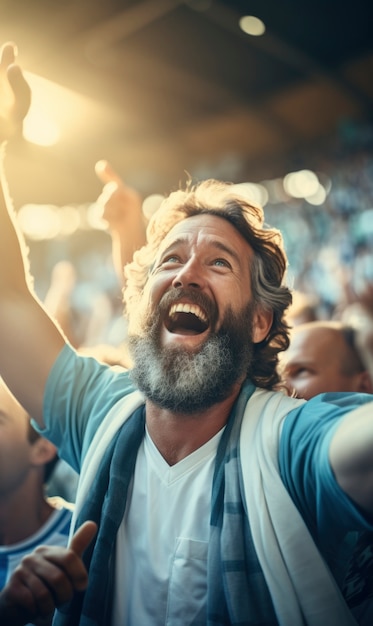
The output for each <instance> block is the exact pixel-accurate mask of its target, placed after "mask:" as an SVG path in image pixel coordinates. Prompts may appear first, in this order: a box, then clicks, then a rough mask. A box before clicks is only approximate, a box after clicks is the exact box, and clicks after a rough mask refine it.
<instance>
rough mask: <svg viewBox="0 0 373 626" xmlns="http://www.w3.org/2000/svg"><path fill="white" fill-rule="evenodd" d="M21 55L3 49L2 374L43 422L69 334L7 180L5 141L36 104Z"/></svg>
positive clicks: (0, 70)
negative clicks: (38, 283) (56, 316)
mask: <svg viewBox="0 0 373 626" xmlns="http://www.w3.org/2000/svg"><path fill="white" fill-rule="evenodd" d="M15 56H16V49H15V46H14V45H13V44H5V45H4V46H3V48H2V50H1V52H0V144H1V156H0V158H1V163H0V170H1V173H0V182H1V185H0V302H1V304H0V375H1V376H2V377H3V378H4V380H5V381H6V383H7V384H8V386H9V388H10V389H11V391H12V392H13V393H14V395H15V396H16V397H17V399H18V400H19V401H20V402H21V404H23V406H24V407H25V409H26V410H27V411H28V412H29V413H30V414H31V415H32V416H33V417H35V419H37V420H38V421H39V422H40V423H41V424H42V423H43V422H42V406H43V395H44V386H45V382H46V379H47V376H48V373H49V370H50V368H51V366H52V364H53V362H54V360H55V359H56V356H57V355H58V353H59V352H60V350H61V348H62V346H63V345H64V342H65V338H64V336H63V334H62V332H61V331H60V330H59V329H58V328H57V327H56V325H55V324H54V323H53V322H52V320H51V319H50V317H49V316H48V315H47V313H46V312H45V310H44V308H43V307H42V305H41V303H40V302H39V300H38V298H37V297H36V295H35V294H34V290H33V282H32V278H31V276H30V273H29V266H28V255H27V249H26V246H25V242H24V240H23V237H22V234H21V233H20V231H19V229H18V227H17V218H16V215H15V212H14V210H13V207H12V203H11V200H10V198H9V194H8V189H7V183H6V180H5V174H4V167H3V166H4V163H3V159H4V151H5V143H6V141H7V140H9V139H11V137H12V136H13V135H14V134H15V133H16V132H17V130H18V129H19V128H20V127H21V125H22V121H23V118H24V116H25V115H26V113H27V111H28V108H29V105H30V90H29V87H28V85H27V83H26V81H25V79H24V78H23V75H22V72H21V69H20V68H19V67H18V66H17V65H15ZM20 183H21V184H22V181H20Z"/></svg>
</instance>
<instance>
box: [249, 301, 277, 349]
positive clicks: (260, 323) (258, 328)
mask: <svg viewBox="0 0 373 626" xmlns="http://www.w3.org/2000/svg"><path fill="white" fill-rule="evenodd" d="M272 322H273V312H272V311H264V310H263V309H257V310H256V311H255V313H254V317H253V342H254V343H260V342H261V341H263V339H265V338H266V337H267V335H268V333H269V331H270V329H271V326H272Z"/></svg>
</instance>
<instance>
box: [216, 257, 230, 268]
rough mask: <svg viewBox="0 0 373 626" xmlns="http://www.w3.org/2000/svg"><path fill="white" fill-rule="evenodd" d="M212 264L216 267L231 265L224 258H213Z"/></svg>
mask: <svg viewBox="0 0 373 626" xmlns="http://www.w3.org/2000/svg"><path fill="white" fill-rule="evenodd" d="M213 265H216V266H218V267H231V264H230V263H229V262H228V261H227V260H226V259H215V260H214V262H213Z"/></svg>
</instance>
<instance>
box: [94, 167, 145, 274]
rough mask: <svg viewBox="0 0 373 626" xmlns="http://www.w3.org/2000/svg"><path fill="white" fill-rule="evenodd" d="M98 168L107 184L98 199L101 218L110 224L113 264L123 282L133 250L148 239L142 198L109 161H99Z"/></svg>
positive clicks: (100, 176)
mask: <svg viewBox="0 0 373 626" xmlns="http://www.w3.org/2000/svg"><path fill="white" fill-rule="evenodd" d="M95 170H96V174H97V176H98V178H99V179H100V180H101V182H102V183H103V184H104V187H103V190H102V193H101V195H100V196H99V198H98V200H97V202H98V203H99V204H101V205H102V207H103V213H102V217H103V218H104V219H105V220H106V221H107V223H108V225H109V231H110V235H111V239H112V251H113V263H114V267H115V270H116V272H117V274H118V277H119V280H120V282H121V284H123V281H124V275H123V268H124V266H125V265H126V264H127V263H129V262H130V261H132V256H133V253H134V252H135V251H136V250H138V248H141V246H143V245H144V244H145V241H146V219H145V217H144V215H143V212H142V199H141V196H140V194H139V193H138V191H136V189H133V187H130V186H129V185H127V184H126V183H125V182H124V181H123V180H122V179H121V177H120V176H119V175H118V174H117V173H116V172H115V170H114V169H113V167H112V166H111V165H110V163H108V161H104V160H102V161H98V162H97V163H96V166H95Z"/></svg>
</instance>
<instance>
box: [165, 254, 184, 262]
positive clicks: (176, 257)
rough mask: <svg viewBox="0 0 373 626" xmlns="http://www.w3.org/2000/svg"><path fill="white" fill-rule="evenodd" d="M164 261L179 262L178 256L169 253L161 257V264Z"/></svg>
mask: <svg viewBox="0 0 373 626" xmlns="http://www.w3.org/2000/svg"><path fill="white" fill-rule="evenodd" d="M164 263H180V258H179V257H178V256H176V254H170V255H169V256H166V257H165V258H164V259H162V264H164Z"/></svg>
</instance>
